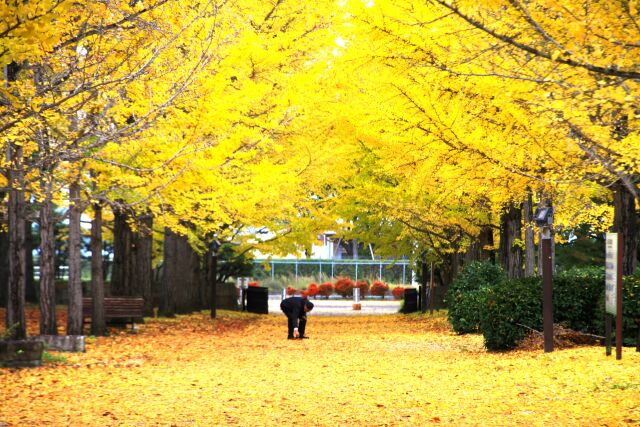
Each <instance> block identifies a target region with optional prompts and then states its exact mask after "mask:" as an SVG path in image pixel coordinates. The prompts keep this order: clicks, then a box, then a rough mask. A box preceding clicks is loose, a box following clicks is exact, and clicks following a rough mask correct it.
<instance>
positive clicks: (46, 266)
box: [40, 177, 58, 335]
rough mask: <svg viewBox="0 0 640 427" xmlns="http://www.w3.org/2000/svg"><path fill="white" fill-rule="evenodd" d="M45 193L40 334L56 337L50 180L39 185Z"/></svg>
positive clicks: (41, 251) (41, 216) (42, 213)
mask: <svg viewBox="0 0 640 427" xmlns="http://www.w3.org/2000/svg"><path fill="white" fill-rule="evenodd" d="M40 185H41V187H42V191H43V192H44V193H45V197H44V200H43V201H42V203H41V207H40V334H41V335H57V334H58V326H57V320H56V285H55V278H56V266H55V232H54V221H55V220H54V217H53V202H52V200H51V199H52V184H51V178H50V177H49V178H46V179H42V180H41V183H40Z"/></svg>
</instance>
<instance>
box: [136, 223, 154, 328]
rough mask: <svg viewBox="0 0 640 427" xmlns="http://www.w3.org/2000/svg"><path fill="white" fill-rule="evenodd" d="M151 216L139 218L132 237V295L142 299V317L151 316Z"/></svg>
mask: <svg viewBox="0 0 640 427" xmlns="http://www.w3.org/2000/svg"><path fill="white" fill-rule="evenodd" d="M152 227H153V216H152V215H151V214H149V213H146V214H143V215H141V216H140V219H139V221H138V231H137V232H136V233H135V234H134V235H133V241H134V245H133V246H134V250H135V258H136V261H135V265H134V266H133V267H135V270H134V271H135V277H134V278H133V283H132V288H133V289H132V294H133V295H136V296H142V297H143V298H144V315H145V316H153V293H152V289H151V276H152V269H151V264H152V261H153V252H152V244H153V230H152Z"/></svg>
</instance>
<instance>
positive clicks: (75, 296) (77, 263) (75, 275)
mask: <svg viewBox="0 0 640 427" xmlns="http://www.w3.org/2000/svg"><path fill="white" fill-rule="evenodd" d="M69 200H70V205H69V307H68V315H67V335H82V278H81V273H82V272H81V270H82V258H81V256H80V246H81V240H82V234H81V229H80V216H81V214H82V207H81V201H80V184H79V183H78V181H74V182H73V183H72V184H71V185H70V186H69Z"/></svg>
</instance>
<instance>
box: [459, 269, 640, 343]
mask: <svg viewBox="0 0 640 427" xmlns="http://www.w3.org/2000/svg"><path fill="white" fill-rule="evenodd" d="M604 288H605V283H604V270H603V269H601V268H582V269H573V270H569V271H565V272H562V273H560V274H558V275H556V276H555V277H554V278H553V306H554V307H553V308H554V314H553V320H554V323H564V324H566V325H567V326H568V327H570V328H571V329H574V330H577V331H582V332H588V333H593V334H597V335H604ZM470 293H472V294H474V296H473V299H474V300H479V301H481V302H482V304H481V306H480V309H479V314H480V316H479V317H480V323H479V328H480V331H481V332H482V334H483V336H484V341H485V346H486V347H487V349H489V350H508V349H512V348H514V347H515V346H516V345H517V344H518V342H519V341H520V340H521V339H522V338H524V337H525V335H526V332H527V328H531V329H535V330H538V331H541V330H542V281H541V278H540V277H533V278H527V279H514V280H509V281H504V282H500V283H498V284H496V285H495V286H492V287H487V288H484V290H483V292H482V293H481V295H479V296H478V295H477V293H478V292H477V291H471V292H470ZM638 320H640V274H636V275H635V276H628V277H625V278H624V284H623V334H624V336H623V339H624V343H625V344H627V345H631V344H634V343H635V340H636V337H637V333H638Z"/></svg>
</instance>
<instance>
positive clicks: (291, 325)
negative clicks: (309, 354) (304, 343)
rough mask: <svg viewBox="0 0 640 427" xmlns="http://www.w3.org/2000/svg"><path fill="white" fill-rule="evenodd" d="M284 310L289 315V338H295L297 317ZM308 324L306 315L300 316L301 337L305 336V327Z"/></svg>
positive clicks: (299, 329) (299, 330)
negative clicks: (294, 331)
mask: <svg viewBox="0 0 640 427" xmlns="http://www.w3.org/2000/svg"><path fill="white" fill-rule="evenodd" d="M282 312H283V313H284V314H285V315H286V316H287V328H288V334H287V338H293V328H294V326H295V324H296V317H295V316H294V315H293V314H292V313H289V312H287V311H285V310H282ZM306 326H307V319H306V316H304V317H300V318H298V332H299V333H300V336H301V337H303V336H304V328H305V327H306Z"/></svg>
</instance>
